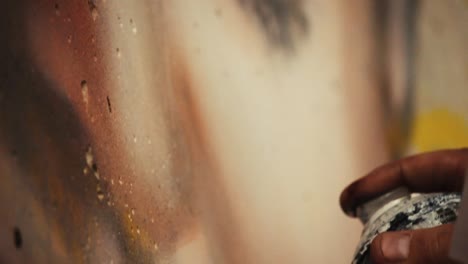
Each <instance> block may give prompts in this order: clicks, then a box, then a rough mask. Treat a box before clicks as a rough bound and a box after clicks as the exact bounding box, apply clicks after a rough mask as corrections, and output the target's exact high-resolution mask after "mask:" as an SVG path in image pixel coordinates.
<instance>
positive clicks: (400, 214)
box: [352, 188, 461, 264]
mask: <svg viewBox="0 0 468 264" xmlns="http://www.w3.org/2000/svg"><path fill="white" fill-rule="evenodd" d="M460 200H461V194H460V193H429V194H419V193H410V192H409V191H408V189H406V188H398V189H395V190H393V191H391V192H389V193H386V194H384V195H382V196H380V197H378V198H376V199H374V200H372V201H370V202H367V203H365V204H363V205H361V206H360V207H358V208H357V210H356V215H357V216H358V218H359V219H360V220H361V222H362V223H363V224H364V230H363V232H362V236H361V240H360V241H359V245H358V247H357V249H356V253H355V255H354V259H353V262H352V264H367V263H371V262H370V244H371V242H372V240H373V239H374V238H375V237H376V236H377V235H378V234H380V233H383V232H387V231H399V230H412V229H420V228H430V227H435V226H439V225H443V224H447V223H450V222H453V221H455V220H456V218H457V213H458V207H459V204H460Z"/></svg>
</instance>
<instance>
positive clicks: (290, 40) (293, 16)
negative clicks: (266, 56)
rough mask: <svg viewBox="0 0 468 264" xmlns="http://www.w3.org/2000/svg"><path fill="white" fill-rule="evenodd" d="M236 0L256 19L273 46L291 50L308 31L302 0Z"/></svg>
mask: <svg viewBox="0 0 468 264" xmlns="http://www.w3.org/2000/svg"><path fill="white" fill-rule="evenodd" d="M237 1H238V2H239V4H240V5H241V6H242V7H243V8H244V9H245V10H246V11H247V12H248V13H249V14H250V15H251V16H252V17H253V18H254V19H255V20H256V21H257V23H258V24H259V25H260V27H261V30H262V32H263V34H264V35H265V36H266V38H267V40H268V42H269V43H270V44H271V45H272V46H273V47H277V48H282V49H285V50H293V49H294V48H295V45H296V44H297V42H298V41H300V40H301V39H303V38H304V37H306V36H307V35H308V33H309V31H310V27H311V25H310V24H311V22H310V19H309V17H308V16H307V14H306V13H304V11H303V10H304V9H303V5H304V3H303V0H237Z"/></svg>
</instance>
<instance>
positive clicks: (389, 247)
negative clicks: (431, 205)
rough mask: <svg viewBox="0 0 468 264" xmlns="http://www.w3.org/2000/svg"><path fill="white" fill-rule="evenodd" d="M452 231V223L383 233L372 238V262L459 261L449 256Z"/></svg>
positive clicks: (427, 262) (437, 262)
mask: <svg viewBox="0 0 468 264" xmlns="http://www.w3.org/2000/svg"><path fill="white" fill-rule="evenodd" d="M452 233H453V224H446V225H441V226H438V227H433V228H427V229H419V230H405V231H398V232H387V233H382V234H380V235H378V236H377V237H376V238H375V239H374V240H373V241H372V244H371V248H370V254H371V259H372V263H375V264H386V263H426V264H441V263H447V264H448V263H457V262H455V261H453V260H450V259H449V257H448V254H449V249H450V241H451V237H452Z"/></svg>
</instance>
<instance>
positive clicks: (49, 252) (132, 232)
mask: <svg viewBox="0 0 468 264" xmlns="http://www.w3.org/2000/svg"><path fill="white" fill-rule="evenodd" d="M428 2H430V4H429V3H428ZM443 3H446V4H443ZM466 8H467V6H466V4H465V2H462V1H455V0H453V1H429V0H427V1H421V10H422V11H421V12H422V13H421V16H420V19H421V21H422V23H421V24H420V25H419V26H418V28H419V31H420V33H421V37H420V38H421V41H418V44H417V48H416V50H417V57H416V65H417V67H416V72H417V75H416V76H417V78H416V82H415V83H416V84H415V86H414V87H415V90H416V93H415V97H414V98H413V99H414V104H415V106H416V107H415V111H414V116H415V119H414V122H412V123H411V124H414V125H412V130H411V131H412V132H411V135H410V137H409V139H408V142H409V143H408V145H407V146H406V147H407V148H405V150H407V151H408V152H418V151H424V150H429V149H435V148H442V147H454V146H462V145H464V146H466V145H468V143H467V136H468V131H467V124H468V123H467V122H468V121H467V118H468V115H467V114H466V113H467V110H468V109H467V104H466V101H467V98H468V93H467V91H468V90H467V89H466V84H467V60H466V52H465V47H466V38H467V34H466V29H468V27H463V26H461V25H463V24H465V25H466V21H467V20H466V18H467V16H466ZM456 12H458V13H456ZM374 22H375V2H373V1H370V0H367V1H364V0H362V1H352V3H351V1H345V0H343V1H338V0H337V1H328V0H323V1H322V0H315V1H307V0H290V1H267V0H252V1H248V0H200V1H188V0H171V1H164V0H141V1H133V0H89V1H85V0H68V1H65V0H57V1H52V0H40V1H37V0H35V1H32V0H21V1H18V0H7V1H6V2H5V3H4V4H3V7H2V9H0V35H1V36H2V37H1V38H2V41H0V58H1V60H0V263H115V264H117V263H181V264H185V263H348V262H349V261H350V260H351V257H352V254H353V251H354V249H355V245H356V244H357V241H358V238H359V235H360V230H361V226H360V224H359V223H358V221H356V220H352V219H349V218H347V217H345V216H344V214H343V213H342V212H341V211H340V208H339V206H338V197H339V193H340V191H341V190H342V189H343V188H344V187H345V186H346V185H347V184H348V183H349V182H351V181H352V180H354V179H356V178H357V177H359V176H360V175H362V174H363V173H365V172H367V171H368V170H370V169H372V168H373V167H375V166H377V165H379V164H381V163H383V162H386V161H388V160H389V159H390V158H391V156H390V151H389V145H388V143H389V142H388V138H387V134H388V133H387V132H388V131H387V130H386V129H387V127H388V124H387V123H386V121H387V120H386V119H385V118H383V112H384V110H383V109H382V100H387V99H386V98H382V94H381V93H380V90H379V89H378V87H379V85H381V83H380V81H381V79H380V78H379V76H380V75H379V74H380V69H379V67H378V65H379V64H378V61H377V60H376V58H377V57H378V56H379V49H378V47H377V42H378V41H377V40H376V36H375V35H376V27H375V23H374ZM455 25H459V26H455ZM440 87H443V88H444V89H440ZM445 88H446V89H447V90H446V89H445ZM405 142H406V141H405Z"/></svg>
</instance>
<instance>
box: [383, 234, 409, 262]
mask: <svg viewBox="0 0 468 264" xmlns="http://www.w3.org/2000/svg"><path fill="white" fill-rule="evenodd" d="M410 240H411V236H410V235H409V234H398V233H388V234H386V235H385V236H384V237H382V244H381V249H382V253H383V255H384V257H385V258H386V259H387V260H388V261H391V262H394V261H402V260H405V259H407V258H408V255H409V247H410Z"/></svg>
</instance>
